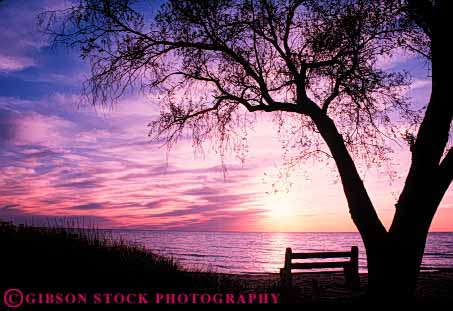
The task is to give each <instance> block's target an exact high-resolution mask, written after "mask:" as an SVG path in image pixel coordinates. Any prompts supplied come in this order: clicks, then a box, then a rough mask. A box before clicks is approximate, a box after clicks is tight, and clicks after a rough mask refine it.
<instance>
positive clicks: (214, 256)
mask: <svg viewBox="0 0 453 311" xmlns="http://www.w3.org/2000/svg"><path fill="white" fill-rule="evenodd" d="M113 236H114V237H117V238H118V237H121V238H123V239H125V240H128V241H131V242H135V243H140V244H142V245H144V246H145V247H147V248H148V249H150V250H151V251H153V252H155V253H157V254H162V255H167V256H173V257H174V258H175V259H177V261H178V262H180V263H181V264H183V265H184V266H186V267H189V268H196V269H202V270H209V271H212V272H224V273H265V272H273V273H276V272H278V271H279V268H281V267H282V266H283V260H284V253H285V248H286V247H292V248H293V251H294V252H316V251H345V250H349V249H350V247H351V246H352V245H357V246H358V247H359V265H360V270H361V271H362V272H364V271H366V256H365V251H364V247H363V243H362V242H361V240H360V236H359V234H357V233H233V232H231V233H230V232H172V231H138V230H137V231H135V230H128V231H120V230H115V231H113ZM422 266H423V267H424V268H452V267H453V233H431V234H430V235H429V237H428V241H427V245H426V249H425V255H424V258H423V265H422Z"/></svg>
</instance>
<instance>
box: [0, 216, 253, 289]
mask: <svg viewBox="0 0 453 311" xmlns="http://www.w3.org/2000/svg"><path fill="white" fill-rule="evenodd" d="M0 247H1V250H2V252H1V261H2V265H0V275H1V284H0V286H1V287H5V288H12V287H20V288H33V289H37V288H39V289H56V288H58V289H67V290H71V289H74V290H80V289H84V290H115V289H118V290H124V289H127V290H129V291H130V290H143V289H146V290H158V291H171V292H183V291H186V292H187V291H190V292H197V291H198V292H200V291H203V292H218V291H223V292H224V291H238V292H239V291H242V290H244V288H243V284H240V282H232V281H231V280H229V279H227V278H223V277H222V276H221V275H219V274H215V273H209V272H203V273H201V272H200V271H188V270H187V269H184V267H182V266H181V265H179V264H178V263H177V262H176V261H175V260H174V259H173V258H169V257H163V256H159V255H156V254H153V253H152V252H150V251H149V250H147V249H145V248H144V247H143V246H140V245H135V244H131V243H127V242H125V241H122V240H116V239H112V238H111V237H109V236H108V235H107V234H106V233H105V232H104V231H101V230H97V229H95V228H81V227H77V226H74V224H69V226H68V225H66V226H64V227H62V226H52V227H49V226H47V227H44V228H43V227H34V226H26V225H19V226H16V225H13V224H11V223H5V222H3V223H1V225H0Z"/></svg>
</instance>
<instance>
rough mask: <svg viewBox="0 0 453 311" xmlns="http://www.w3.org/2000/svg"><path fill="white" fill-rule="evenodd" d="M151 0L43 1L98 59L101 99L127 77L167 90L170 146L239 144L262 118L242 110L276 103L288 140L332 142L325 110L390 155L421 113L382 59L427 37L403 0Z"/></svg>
mask: <svg viewBox="0 0 453 311" xmlns="http://www.w3.org/2000/svg"><path fill="white" fill-rule="evenodd" d="M143 5H144V3H143V2H142V1H131V0H81V1H79V2H78V4H76V5H74V6H71V7H69V8H68V9H66V10H63V11H55V12H46V13H45V14H43V15H42V16H41V17H42V25H43V26H44V28H45V29H46V31H48V32H50V33H51V34H52V35H54V38H55V40H56V42H57V43H64V44H69V45H71V46H76V47H79V48H80V50H81V53H82V57H84V58H88V59H89V60H90V61H91V69H92V76H91V78H90V79H89V80H88V81H87V83H86V84H85V90H86V93H87V94H89V95H90V96H91V100H92V101H93V103H110V102H112V101H115V100H117V99H118V98H119V97H121V96H122V95H123V94H124V93H125V92H126V91H127V89H128V88H129V87H132V88H137V87H138V88H140V89H141V90H143V91H145V92H154V93H158V94H159V104H160V107H161V113H160V118H159V119H158V120H157V121H155V122H152V123H151V124H150V125H151V132H152V134H153V136H154V137H155V138H157V139H163V140H165V141H166V142H167V143H168V144H169V145H172V144H173V143H175V142H176V141H177V140H178V138H180V137H181V135H186V134H190V135H191V136H192V137H193V141H194V144H195V145H196V146H199V145H200V144H201V142H203V141H206V140H208V139H217V140H218V142H219V143H220V146H222V147H225V146H227V145H228V144H229V143H231V142H232V143H233V144H234V145H236V143H237V142H238V141H239V142H240V143H242V141H243V140H242V139H241V138H242V137H243V136H244V135H243V134H244V132H245V131H246V129H247V128H248V127H250V126H251V124H252V123H253V120H254V117H253V116H252V115H251V114H247V113H245V112H247V111H248V112H273V115H274V119H276V120H277V122H278V123H279V124H280V125H281V126H288V124H289V128H290V136H291V137H290V139H289V142H288V143H290V144H291V146H294V147H295V148H298V150H300V151H301V153H302V154H304V155H311V154H316V152H315V151H321V152H324V153H329V151H328V150H327V149H325V148H324V147H323V145H322V144H321V143H320V140H319V139H320V138H321V136H319V135H317V134H316V132H318V131H319V129H318V128H317V125H316V122H315V119H316V118H318V117H319V116H320V115H325V116H328V117H329V118H331V119H333V121H334V122H335V125H336V127H337V129H338V131H339V132H340V133H341V135H342V137H343V139H344V143H345V145H346V146H347V148H348V149H349V151H350V152H353V153H355V154H356V155H360V156H362V157H363V158H365V159H366V160H367V162H368V163H370V162H376V161H379V160H382V159H383V158H385V155H386V153H387V152H388V149H387V148H386V144H385V141H386V140H387V139H388V138H389V137H397V136H399V137H401V136H400V135H401V134H402V133H401V129H400V126H401V124H404V125H408V124H413V123H414V121H416V116H417V114H416V113H415V112H414V111H412V110H411V109H410V102H409V101H408V100H407V98H406V97H405V87H407V86H408V84H409V82H410V79H409V77H408V75H407V74H406V73H405V72H394V71H386V70H384V69H383V68H381V67H380V66H379V64H380V61H381V60H382V59H383V58H385V57H391V55H392V53H394V52H395V48H396V47H399V46H401V45H402V42H401V38H403V37H404V38H406V41H407V42H409V41H410V42H412V43H413V42H418V41H420V39H419V38H423V36H420V35H418V34H416V35H414V36H413V37H414V38H416V39H417V40H418V41H417V40H412V39H411V38H410V37H408V36H402V34H403V33H409V32H407V29H408V23H407V21H406V20H405V19H404V18H402V17H401V16H403V15H402V14H401V10H402V7H401V5H399V3H398V1H388V0H387V1H362V0H334V1H330V0H329V1H325V0H321V1H317V0H272V1H270V0H265V1H259V0H245V1H241V0H222V1H176V0H175V1H168V2H166V3H164V4H163V5H162V6H161V7H160V9H158V10H157V11H156V12H155V13H148V15H146V14H145V13H146V11H145V12H144V11H143V10H142V9H143ZM148 8H150V7H148ZM398 16H400V18H398ZM411 33H412V32H411ZM408 45H409V44H408ZM411 46H413V47H414V49H415V46H417V45H416V44H411ZM313 133H314V134H313ZM235 138H239V140H236V139H235Z"/></svg>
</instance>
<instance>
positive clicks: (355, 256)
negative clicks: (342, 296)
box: [280, 246, 360, 289]
mask: <svg viewBox="0 0 453 311" xmlns="http://www.w3.org/2000/svg"><path fill="white" fill-rule="evenodd" d="M312 258H322V259H326V258H349V260H342V261H319V262H292V261H293V259H312ZM327 268H343V272H344V276H345V281H346V285H347V286H348V287H350V288H351V289H359V288H360V278H359V249H358V247H357V246H352V247H351V251H350V252H322V253H293V252H292V250H291V248H287V249H286V253H285V266H284V267H283V268H281V269H280V278H281V283H282V286H283V287H291V286H292V274H291V270H305V269H327Z"/></svg>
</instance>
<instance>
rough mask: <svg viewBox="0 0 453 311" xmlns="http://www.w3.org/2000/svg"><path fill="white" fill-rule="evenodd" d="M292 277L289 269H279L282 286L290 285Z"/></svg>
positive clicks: (287, 286)
mask: <svg viewBox="0 0 453 311" xmlns="http://www.w3.org/2000/svg"><path fill="white" fill-rule="evenodd" d="M292 279H293V278H292V275H291V271H289V270H287V269H280V283H281V286H282V287H283V288H289V287H292V281H293V280H292Z"/></svg>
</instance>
